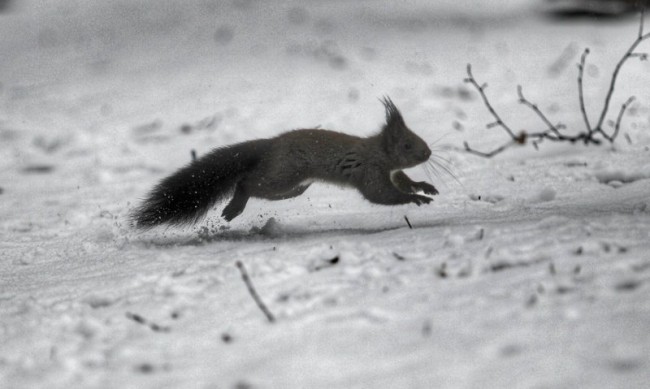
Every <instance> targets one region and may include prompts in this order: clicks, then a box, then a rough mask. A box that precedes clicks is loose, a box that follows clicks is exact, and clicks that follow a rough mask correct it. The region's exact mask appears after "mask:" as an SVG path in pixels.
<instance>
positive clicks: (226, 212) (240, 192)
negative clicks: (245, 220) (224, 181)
mask: <svg viewBox="0 0 650 389" xmlns="http://www.w3.org/2000/svg"><path fill="white" fill-rule="evenodd" d="M249 197H250V195H249V194H248V192H247V191H246V189H244V186H243V185H242V184H241V182H240V183H238V184H237V186H236V187H235V194H234V195H233V197H232V200H230V202H229V203H228V205H226V208H224V209H223V212H222V213H221V216H223V218H224V219H226V220H227V221H231V220H232V219H234V218H236V217H237V216H239V215H240V214H241V213H242V212H243V211H244V208H246V203H247V202H248V199H249Z"/></svg>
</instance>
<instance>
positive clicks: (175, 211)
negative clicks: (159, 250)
mask: <svg viewBox="0 0 650 389" xmlns="http://www.w3.org/2000/svg"><path fill="white" fill-rule="evenodd" d="M268 144H269V141H268V140H267V139H260V140H255V141H250V142H244V143H239V144H236V145H232V146H227V147H223V148H219V149H216V150H213V151H211V152H210V153H209V154H206V155H205V156H203V157H201V158H199V159H197V160H196V161H193V162H191V163H190V164H189V165H187V166H185V167H183V168H181V169H180V170H178V171H177V172H176V173H174V174H172V175H171V176H169V177H167V178H165V179H163V180H162V181H161V182H160V183H159V184H158V185H156V186H155V187H154V188H153V190H152V191H151V192H150V193H149V195H148V196H147V198H146V199H145V200H144V201H143V202H142V204H141V205H140V206H139V207H138V208H136V209H135V210H134V211H133V212H132V213H131V221H132V222H133V223H134V225H135V227H136V228H140V229H150V228H153V227H156V226H158V225H160V224H173V225H186V224H193V223H196V222H197V221H199V220H200V219H201V218H203V216H205V214H206V213H207V212H208V210H209V209H210V207H212V206H213V205H214V204H215V203H216V202H218V201H220V200H223V199H224V198H225V197H227V196H228V195H230V194H231V192H232V190H233V189H234V187H235V184H237V182H238V181H239V180H241V179H242V177H243V176H244V175H245V174H246V173H248V172H250V171H251V170H252V169H254V168H255V166H256V165H257V164H258V162H259V160H260V158H261V157H262V155H263V154H264V151H265V149H266V148H267V147H268Z"/></svg>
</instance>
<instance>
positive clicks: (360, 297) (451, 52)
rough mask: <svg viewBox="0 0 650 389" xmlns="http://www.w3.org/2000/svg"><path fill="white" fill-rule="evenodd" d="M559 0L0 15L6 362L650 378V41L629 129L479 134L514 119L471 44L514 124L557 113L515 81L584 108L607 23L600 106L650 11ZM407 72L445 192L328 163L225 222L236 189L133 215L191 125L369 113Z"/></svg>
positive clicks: (120, 373)
mask: <svg viewBox="0 0 650 389" xmlns="http://www.w3.org/2000/svg"><path fill="white" fill-rule="evenodd" d="M540 8H541V5H540V4H538V3H536V2H535V3H532V2H529V1H524V0H520V1H507V2H506V1H494V2H480V3H477V2H464V1H438V2H435V4H429V2H425V1H408V2H399V3H398V2H389V1H383V0H381V1H378V0H375V1H360V2H344V1H328V2H309V3H303V2H298V1H295V2H293V1H289V2H286V1H283V2H279V1H265V2H258V1H254V0H235V1H229V2H210V1H199V0H197V1H192V2H184V3H182V4H181V3H177V2H171V1H159V2H155V5H154V3H149V2H146V1H144V0H142V1H128V2H126V1H120V0H113V1H104V2H101V4H99V3H94V2H76V1H73V0H62V1H39V2H34V1H24V2H19V3H17V4H16V5H14V6H13V7H11V12H9V13H4V14H0V48H1V50H2V52H3V61H2V63H1V64H0V85H1V87H0V215H1V218H0V387H2V388H38V387H48V388H70V387H79V388H154V387H155V388H367V387H372V388H431V387H441V388H478V387H481V388H483V387H493V388H502V387H521V388H528V387H535V388H565V387H590V388H613V387H620V388H622V387H625V388H644V387H646V386H647V383H648V382H649V381H650V373H649V372H650V335H649V334H650V298H649V297H650V173H649V172H650V162H648V161H650V158H649V156H650V102H649V101H648V99H647V97H646V96H645V95H644V91H645V90H646V89H645V88H644V85H646V84H647V83H648V82H650V64H648V63H647V62H640V61H636V60H630V61H629V62H628V63H627V64H626V65H625V67H624V68H623V70H622V71H621V78H620V79H619V83H618V84H617V88H616V93H615V94H614V98H613V100H612V107H619V106H620V104H621V103H622V102H624V101H625V100H626V99H627V97H628V96H629V95H636V96H637V101H636V102H635V103H634V104H633V105H632V106H631V107H630V110H629V111H628V113H627V114H626V116H625V117H624V119H623V121H622V125H621V131H622V134H621V136H620V137H619V138H618V139H617V141H616V143H615V144H614V145H602V146H599V147H593V146H590V147H585V146H583V145H562V144H556V145H554V144H549V143H543V144H541V145H540V150H539V151H536V150H535V149H534V148H533V147H532V146H530V145H529V146H526V147H518V148H513V149H510V150H508V151H506V152H505V153H503V154H501V155H499V156H497V157H495V158H493V159H483V158H479V157H476V156H473V155H469V154H467V153H464V152H463V151H462V150H461V148H462V144H463V141H469V142H470V143H471V145H472V147H475V148H477V149H480V150H490V149H491V148H493V147H496V146H499V145H500V144H502V143H503V142H504V141H506V140H507V138H506V135H505V133H504V132H503V131H501V130H500V129H498V128H492V129H485V124H487V123H489V122H490V121H491V117H490V116H489V113H488V112H487V110H486V108H485V106H484V105H483V104H482V103H481V101H480V100H479V98H478V96H477V95H476V93H474V91H473V90H471V89H469V88H468V86H467V85H465V84H464V83H463V78H464V77H465V76H466V74H465V66H466V64H467V63H471V64H472V65H473V72H474V75H475V77H476V78H477V80H478V81H479V82H481V83H482V82H488V83H489V88H488V89H487V90H486V93H487V94H488V96H489V97H490V99H491V101H492V103H493V105H494V107H495V109H497V110H498V111H499V112H500V113H501V114H502V116H503V119H504V120H505V121H507V122H508V123H510V125H511V126H512V127H513V128H515V129H517V130H519V129H536V128H543V127H542V126H543V123H540V122H539V119H538V118H537V117H536V116H535V115H534V113H532V112H530V111H528V110H527V109H526V107H523V106H521V105H519V104H518V103H517V94H516V86H517V85H518V84H521V85H522V86H523V88H524V92H525V93H526V97H527V98H528V99H530V100H531V101H534V102H536V103H537V104H539V106H540V108H541V109H543V110H545V112H549V116H552V118H553V119H554V120H558V121H562V122H563V123H565V124H566V125H567V127H568V128H569V129H570V130H581V129H582V128H583V127H582V126H583V122H582V118H581V116H580V114H579V106H578V104H577V97H576V96H577V90H576V72H575V67H574V66H573V63H575V62H577V61H578V60H579V55H580V54H581V52H582V49H583V48H584V47H590V48H591V54H590V56H589V57H588V68H587V71H586V76H585V94H586V100H587V110H588V113H589V114H590V115H591V117H593V118H596V117H597V114H598V113H599V112H600V109H601V106H602V101H603V99H604V97H603V96H604V95H605V93H606V91H607V85H608V81H609V75H610V74H611V71H612V69H613V67H614V65H615V63H616V61H617V60H618V59H619V58H620V55H622V54H623V53H624V51H625V49H626V48H627V47H628V45H629V44H630V43H631V42H632V40H633V39H634V38H635V37H636V33H637V31H638V20H636V19H635V18H624V19H616V20H609V21H593V20H581V21H579V22H567V21H564V22H561V21H557V20H553V19H549V18H547V17H545V16H544V15H543V13H542V12H541V10H540ZM646 24H647V23H646ZM647 44H649V43H644V45H647ZM645 49H647V47H646V48H644V47H643V46H642V47H641V48H640V50H645ZM386 94H387V95H390V96H391V98H392V99H393V100H394V101H395V103H396V104H397V106H398V107H400V109H401V111H402V113H403V115H404V117H405V119H406V121H407V123H408V124H409V126H410V127H411V128H412V129H413V130H414V131H415V132H416V133H418V134H420V135H421V136H422V137H423V138H425V139H426V140H427V142H431V143H434V142H435V144H434V146H433V149H434V153H435V154H436V155H438V156H440V157H442V158H444V160H440V162H441V163H445V164H446V166H447V167H448V168H450V169H451V170H452V171H453V174H454V175H455V176H456V179H454V178H452V177H450V176H449V175H447V174H445V173H444V171H443V170H442V169H439V173H440V174H439V176H436V175H433V176H432V177H429V176H428V175H427V174H426V173H425V172H424V171H423V169H419V168H415V169H412V170H410V171H409V174H411V175H412V176H413V177H414V178H417V179H420V180H423V179H427V180H429V179H432V180H433V183H434V184H435V185H436V187H437V188H438V189H439V190H440V192H441V194H440V195H439V196H436V197H435V200H434V201H433V202H432V204H430V205H427V206H421V207H417V206H414V205H413V206H399V207H382V206H375V205H372V204H370V203H368V202H366V201H365V200H363V198H362V197H361V196H360V195H359V194H358V193H356V192H354V191H352V190H349V189H342V188H338V187H334V186H327V185H324V184H320V183H315V184H314V185H312V186H311V187H310V188H309V189H308V190H307V191H306V192H305V194H304V195H302V196H301V197H298V198H295V199H291V200H285V201H277V202H270V201H263V200H256V199H253V200H251V201H250V202H249V204H248V206H247V208H246V210H245V211H244V213H243V214H242V215H241V216H240V217H239V218H237V219H235V220H234V221H233V222H232V223H230V224H228V223H225V222H223V221H221V220H220V219H219V217H218V215H219V214H220V208H218V209H217V210H216V211H213V212H211V213H210V215H209V217H208V219H206V220H205V221H204V222H203V223H201V224H200V225H197V226H196V227H194V228H189V229H174V228H169V229H165V228H162V229H158V230H154V231H150V232H147V233H140V232H136V231H133V230H132V229H131V228H130V227H129V225H128V222H127V219H126V217H127V214H128V212H129V210H130V209H132V208H133V207H134V206H135V205H136V203H137V202H138V201H139V200H140V199H141V198H143V197H144V196H145V194H146V193H147V191H148V190H149V189H150V188H151V187H152V186H153V185H154V184H155V183H156V182H157V181H158V180H159V179H161V178H163V177H164V176H165V175H167V174H170V173H171V172H173V171H174V170H175V169H177V168H178V167H180V166H182V165H184V164H186V163H187V162H188V161H189V160H190V158H191V150H195V152H196V153H197V154H198V155H202V154H204V153H206V152H208V151H209V150H210V149H211V148H213V147H217V146H221V145H225V144H228V143H232V142H237V141H242V140H247V139H252V138H260V137H268V136H272V135H275V134H277V133H279V132H281V131H284V130H287V129H292V128H298V127H310V126H316V125H320V126H321V127H323V128H330V129H334V130H340V131H345V132H348V133H351V134H356V135H367V134H370V133H372V132H373V131H376V130H377V128H378V126H379V124H380V123H381V121H382V119H383V111H382V109H383V108H382V107H381V105H380V104H379V102H378V101H377V98H378V97H381V96H383V95H386ZM617 112H618V109H617V108H612V111H611V112H610V116H612V117H614V115H616V113H617ZM404 216H406V217H407V218H408V220H409V221H410V223H411V225H412V227H413V228H412V229H411V228H409V226H408V225H407V223H406V221H405V220H404ZM237 261H241V262H242V263H243V264H244V265H245V266H246V269H247V271H248V274H249V276H250V278H251V281H252V283H253V284H254V286H255V288H256V290H257V292H258V294H259V295H260V297H261V299H262V300H263V301H264V303H265V304H266V305H267V306H268V308H269V310H270V311H271V312H272V313H273V314H274V315H275V317H276V319H277V320H276V322H275V323H272V324H271V323H269V322H267V320H266V318H265V317H264V315H263V314H262V312H261V311H260V310H259V309H258V307H257V306H256V305H255V303H254V301H253V299H252V298H251V296H250V295H249V293H248V290H247V288H246V286H245V284H244V282H243V281H242V278H241V274H240V273H239V271H238V269H237V267H236V266H235V263H236V262H237Z"/></svg>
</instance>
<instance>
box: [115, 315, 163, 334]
mask: <svg viewBox="0 0 650 389" xmlns="http://www.w3.org/2000/svg"><path fill="white" fill-rule="evenodd" d="M126 317H127V318H128V319H131V320H133V321H134V322H136V323H138V324H142V325H143V326H147V327H149V328H150V329H151V330H152V331H155V332H169V331H170V330H171V329H170V328H169V327H167V326H161V325H159V324H156V323H153V322H150V321H149V320H147V319H145V318H144V317H142V316H140V315H138V314H137V313H131V312H127V313H126Z"/></svg>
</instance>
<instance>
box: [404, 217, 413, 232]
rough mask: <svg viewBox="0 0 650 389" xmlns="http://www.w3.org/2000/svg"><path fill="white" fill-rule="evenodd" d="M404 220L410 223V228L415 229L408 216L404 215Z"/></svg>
mask: <svg viewBox="0 0 650 389" xmlns="http://www.w3.org/2000/svg"><path fill="white" fill-rule="evenodd" d="M404 220H406V224H408V226H409V228H410V229H413V226H412V225H411V222H410V221H409V218H407V217H406V215H404Z"/></svg>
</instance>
